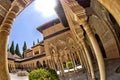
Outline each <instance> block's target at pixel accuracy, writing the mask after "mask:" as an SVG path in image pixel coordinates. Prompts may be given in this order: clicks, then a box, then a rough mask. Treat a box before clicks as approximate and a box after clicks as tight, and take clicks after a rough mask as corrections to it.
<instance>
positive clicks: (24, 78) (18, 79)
mask: <svg viewBox="0 0 120 80" xmlns="http://www.w3.org/2000/svg"><path fill="white" fill-rule="evenodd" d="M10 78H11V80H28V76H22V77H21V76H17V74H13V73H10Z"/></svg>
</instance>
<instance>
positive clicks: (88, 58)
mask: <svg viewBox="0 0 120 80" xmlns="http://www.w3.org/2000/svg"><path fill="white" fill-rule="evenodd" d="M81 43H82V45H83V48H84V50H85V55H86V57H87V61H88V64H89V67H90V73H91V76H92V80H95V73H94V69H93V65H92V60H91V58H90V54H89V51H88V49H87V47H86V43H85V40H84V39H81Z"/></svg>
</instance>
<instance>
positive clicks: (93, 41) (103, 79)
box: [82, 19, 106, 80]
mask: <svg viewBox="0 0 120 80" xmlns="http://www.w3.org/2000/svg"><path fill="white" fill-rule="evenodd" d="M82 25H83V28H84V29H85V31H86V33H87V35H88V37H89V39H90V42H91V44H92V46H93V49H94V51H95V56H96V58H97V62H98V66H99V70H100V76H101V80H106V71H105V64H104V59H103V56H102V52H101V50H100V47H99V45H98V42H97V40H96V38H95V36H94V35H93V33H92V31H91V29H90V27H89V25H88V24H87V22H86V21H85V20H84V19H82Z"/></svg>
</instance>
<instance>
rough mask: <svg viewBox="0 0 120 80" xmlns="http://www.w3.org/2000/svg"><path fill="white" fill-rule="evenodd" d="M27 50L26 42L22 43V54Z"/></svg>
mask: <svg viewBox="0 0 120 80" xmlns="http://www.w3.org/2000/svg"><path fill="white" fill-rule="evenodd" d="M26 49H27V45H26V42H25V41H24V45H23V52H24V51H25V50H26Z"/></svg>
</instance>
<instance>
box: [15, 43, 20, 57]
mask: <svg viewBox="0 0 120 80" xmlns="http://www.w3.org/2000/svg"><path fill="white" fill-rule="evenodd" d="M15 54H17V55H18V56H20V57H21V53H20V50H19V45H18V44H17V45H16V49H15Z"/></svg>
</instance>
